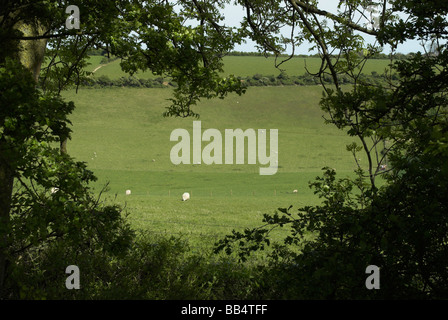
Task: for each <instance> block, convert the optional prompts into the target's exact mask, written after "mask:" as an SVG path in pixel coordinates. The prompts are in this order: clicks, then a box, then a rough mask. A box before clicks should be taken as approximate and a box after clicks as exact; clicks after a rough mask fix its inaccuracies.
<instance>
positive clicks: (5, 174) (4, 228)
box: [0, 21, 47, 297]
mask: <svg viewBox="0 0 448 320" xmlns="http://www.w3.org/2000/svg"><path fill="white" fill-rule="evenodd" d="M14 28H16V29H18V30H20V31H22V32H23V35H24V36H27V37H35V36H39V35H42V34H43V33H44V31H45V29H44V27H43V26H42V25H41V24H40V23H39V22H38V21H35V22H34V23H24V22H23V21H19V22H18V23H17V24H16V25H15V26H14ZM46 45H47V40H46V39H39V40H22V41H20V42H19V46H18V48H17V51H16V52H15V53H14V58H15V59H18V60H19V61H20V62H21V63H22V64H23V65H24V66H25V67H26V68H27V69H28V70H30V71H31V72H32V74H33V77H34V80H35V81H36V84H37V81H38V79H39V73H40V70H41V66H42V63H43V61H44V55H45V48H46ZM8 149H10V147H9V146H8V145H7V143H5V142H2V141H0V297H2V296H3V295H4V294H5V282H6V277H7V272H8V270H7V267H8V248H7V243H6V241H7V238H8V235H9V233H10V230H9V221H10V214H11V213H10V210H11V200H12V192H13V185H14V176H15V174H16V169H15V166H14V162H15V161H14V159H13V158H14V156H13V155H12V156H11V157H9V156H7V157H4V156H2V155H4V154H5V153H4V152H2V150H8Z"/></svg>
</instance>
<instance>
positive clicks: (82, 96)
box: [65, 86, 354, 247]
mask: <svg viewBox="0 0 448 320" xmlns="http://www.w3.org/2000/svg"><path fill="white" fill-rule="evenodd" d="M321 91H322V88H321V87H319V86H310V87H296V86H291V87H265V88H255V87H253V88H249V90H248V92H247V93H246V94H245V95H243V96H237V95H231V96H229V97H228V98H226V99H225V100H219V99H216V100H209V101H203V102H202V103H201V104H199V105H198V106H197V108H196V110H197V111H198V112H199V113H200V114H201V118H200V119H199V120H201V124H202V130H205V129H206V128H216V129H218V130H220V132H221V133H222V135H223V140H224V130H225V129H236V128H241V129H243V130H245V129H248V128H253V129H267V130H269V129H278V130H279V141H278V144H279V150H278V153H279V169H278V172H277V173H276V174H275V175H272V176H260V175H259V167H260V165H259V164H256V165H248V164H244V165H236V164H234V165H229V164H223V165H210V166H207V165H205V164H202V165H178V166H176V165H174V164H172V163H171V161H170V150H171V148H172V147H173V146H174V145H175V144H176V142H171V141H170V134H171V132H172V130H174V129H176V128H184V129H187V130H188V131H189V132H190V135H192V123H193V120H194V119H190V118H188V119H177V118H163V117H162V112H163V111H164V108H165V107H166V106H168V104H169V102H168V101H167V100H166V99H167V98H169V97H170V93H171V89H132V88H118V89H80V91H79V93H78V94H75V92H74V91H68V92H66V93H65V96H66V98H67V99H68V100H73V101H75V103H76V106H77V108H76V111H75V113H74V114H73V115H72V117H71V120H72V122H73V131H74V133H73V137H72V140H71V141H70V142H69V144H68V151H69V153H70V154H71V155H72V156H74V157H76V158H77V159H78V160H82V161H86V162H88V164H89V168H90V169H92V170H93V171H94V172H95V173H96V175H97V176H98V177H99V181H98V183H97V184H96V185H95V188H96V190H100V188H101V186H103V185H104V184H105V183H106V182H107V181H110V192H108V193H106V196H107V197H108V199H111V200H112V199H114V198H115V194H116V199H114V201H115V202H118V203H119V204H121V205H123V206H126V210H127V211H128V212H129V213H131V215H130V219H131V221H132V223H133V225H134V226H135V227H136V228H141V229H145V230H152V231H154V232H160V233H168V234H172V233H174V234H185V235H187V236H188V237H189V238H190V240H191V241H192V243H193V245H194V246H197V247H202V246H204V245H206V246H208V245H211V244H212V241H210V239H216V237H219V236H222V235H224V234H228V233H229V232H230V231H231V230H232V229H234V228H235V229H242V228H244V227H251V226H252V227H253V226H258V225H260V224H261V218H262V214H263V213H271V212H273V211H274V210H275V209H276V208H278V207H287V206H289V205H291V204H292V205H294V206H296V207H300V206H303V205H305V204H306V205H308V204H315V203H317V202H318V199H317V198H316V197H315V196H314V195H313V193H312V190H310V189H309V188H308V182H309V181H310V180H314V178H315V177H316V176H317V175H320V174H321V168H322V167H324V166H331V167H334V168H336V169H337V171H338V172H341V173H342V174H344V175H346V174H350V173H351V171H352V170H353V169H354V162H353V160H352V158H351V155H350V154H349V153H348V152H346V151H345V146H346V144H348V143H350V142H352V141H353V139H351V138H349V137H347V136H346V135H345V134H344V132H341V131H338V130H337V129H335V128H334V127H332V126H330V125H325V124H324V120H323V118H322V116H323V113H322V111H321V110H320V108H319V106H318V102H319V99H320V97H321V94H322V93H321ZM206 144H207V143H206V142H203V143H202V147H204V146H205V145H206ZM126 189H131V190H132V195H131V196H125V190H126ZM294 189H297V190H298V193H292V191H293V190H294ZM185 191H188V192H191V193H192V199H191V201H187V202H182V201H180V199H181V194H182V193H183V192H185Z"/></svg>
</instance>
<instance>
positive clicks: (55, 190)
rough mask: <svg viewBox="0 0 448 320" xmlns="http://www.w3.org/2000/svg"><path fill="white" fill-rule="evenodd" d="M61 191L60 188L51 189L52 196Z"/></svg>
mask: <svg viewBox="0 0 448 320" xmlns="http://www.w3.org/2000/svg"><path fill="white" fill-rule="evenodd" d="M58 191H59V188H56V187H53V188H51V194H54V193H56V192H58Z"/></svg>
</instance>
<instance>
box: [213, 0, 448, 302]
mask: <svg viewBox="0 0 448 320" xmlns="http://www.w3.org/2000/svg"><path fill="white" fill-rule="evenodd" d="M251 3H252V2H251ZM287 3H289V4H290V6H291V11H290V14H291V15H293V14H294V13H295V14H297V21H299V22H297V23H298V24H299V25H301V27H302V29H301V30H302V31H303V37H305V38H307V39H310V40H311V41H313V43H315V44H316V48H317V49H318V50H319V52H320V55H321V58H322V67H321V69H320V71H319V72H318V74H317V75H318V76H319V77H321V78H323V77H324V75H325V74H329V75H330V76H332V77H333V79H334V80H335V81H334V83H333V85H332V86H330V85H328V84H326V83H325V82H322V84H323V85H324V90H325V94H324V97H323V98H322V100H321V107H322V109H323V110H324V111H325V112H326V115H327V116H326V121H327V123H329V124H333V125H335V126H337V127H338V128H339V129H341V130H344V131H346V132H347V134H348V135H350V136H354V137H357V138H358V140H359V143H358V144H352V145H350V146H347V150H348V151H349V152H351V153H353V155H354V161H356V164H357V170H356V178H355V179H348V178H342V179H341V178H340V179H336V172H335V171H334V170H333V169H330V168H325V172H324V175H323V177H318V178H317V180H316V181H315V182H313V183H311V184H310V186H311V187H312V188H314V190H315V193H316V194H317V195H318V196H319V197H320V198H322V200H323V201H322V203H321V205H318V206H306V207H303V208H299V209H298V210H297V212H296V213H294V212H293V211H292V207H289V208H288V209H279V210H278V212H276V213H275V214H274V215H265V218H264V222H265V223H266V224H265V225H264V226H262V227H259V228H256V229H252V230H249V229H248V230H245V231H244V232H237V231H234V232H233V234H232V235H228V236H227V237H225V238H224V239H222V240H220V241H219V242H218V243H217V247H216V249H217V251H219V250H226V251H227V252H232V251H233V250H237V251H238V252H239V254H240V257H241V258H242V259H245V258H246V257H247V256H248V255H249V254H251V252H252V251H254V250H259V249H262V248H264V247H265V246H266V245H267V244H270V241H269V232H270V230H272V229H273V228H278V227H284V226H287V227H289V228H290V231H291V234H290V236H288V237H286V238H285V239H284V242H283V243H281V244H276V245H274V249H275V250H274V251H273V253H272V255H271V258H272V260H271V262H272V265H273V268H276V269H278V270H279V275H281V276H279V278H280V280H279V283H280V284H279V286H278V287H279V290H278V292H279V297H282V298H285V297H289V298H291V297H294V298H297V297H299V298H316V299H322V298H333V299H334V298H336V299H354V298H355V299H359V298H381V299H391V298H417V299H427V298H436V299H445V298H447V297H448V282H447V279H448V260H447V259H446V256H447V254H448V242H447V239H448V220H447V215H446V213H447V212H448V211H447V209H448V208H447V205H448V201H447V198H446V196H445V195H446V194H447V191H448V186H447V183H446V181H447V173H448V170H447V168H448V167H447V164H448V161H447V160H448V158H447V152H446V150H447V145H446V141H447V137H448V131H447V128H448V126H447V120H448V118H447V115H448V114H447V111H448V110H447V103H448V100H447V91H446V88H447V81H448V77H447V68H448V60H447V58H448V50H447V42H446V40H447V36H448V29H447V19H446V17H447V13H448V12H447V10H448V9H447V7H446V6H445V5H441V4H440V2H438V1H425V2H424V3H422V2H417V1H385V2H378V3H377V2H373V1H340V3H339V9H340V10H339V12H338V15H337V16H334V15H333V14H330V13H328V12H325V11H322V10H320V9H319V8H318V7H317V2H315V1H287ZM375 4H376V6H377V7H379V9H380V10H379V12H382V13H381V15H380V17H379V21H380V23H379V24H378V25H377V26H375V27H372V28H371V29H366V26H365V25H364V26H363V25H359V24H356V23H357V21H360V20H358V19H356V17H357V16H359V15H360V14H362V15H364V16H365V17H366V15H365V14H364V13H365V12H366V10H367V8H368V6H372V5H375ZM386 5H387V6H386ZM265 9H267V8H265ZM399 11H401V12H404V13H406V14H407V15H408V17H407V18H406V19H403V18H402V17H400V16H399V15H397V13H398V12H399ZM260 12H261V10H260ZM361 20H362V19H361ZM330 24H332V25H331V26H330ZM373 25H374V24H373V23H372V26H373ZM367 27H369V23H367ZM359 32H361V34H362V33H364V34H370V35H374V36H375V38H376V41H377V47H374V46H371V45H367V46H366V45H365V44H364V40H363V38H362V36H361V34H360V33H359ZM410 39H411V40H415V39H416V40H420V41H422V43H423V44H424V47H423V50H424V51H423V52H419V53H417V54H415V55H412V56H410V57H408V58H407V59H401V60H396V61H395V60H394V59H393V50H394V49H395V48H396V46H397V44H399V43H402V42H405V41H406V40H410ZM291 41H293V39H291ZM428 43H430V44H431V48H432V50H430V51H425V48H426V46H425V45H426V44H428ZM382 46H390V47H391V49H392V54H391V64H390V70H389V71H388V73H389V75H390V77H389V81H388V83H386V84H383V85H379V84H371V83H370V84H369V83H366V82H364V81H362V79H361V78H360V77H359V72H360V70H362V65H363V64H364V63H365V61H366V60H367V59H368V58H369V56H370V55H371V52H377V51H378V50H381V48H382ZM357 52H358V53H359V52H365V53H366V54H365V55H364V56H360V55H359V54H355V53H357ZM334 57H336V59H335V58H334ZM341 74H345V75H347V76H349V77H350V78H351V79H353V82H354V85H353V86H352V87H351V88H350V89H349V90H347V89H345V88H343V87H342V86H341V84H340V83H339V82H338V76H339V75H341ZM359 152H364V153H365V154H366V156H367V159H368V163H367V165H362V164H360V163H359V162H358V161H357V159H358V157H357V154H358V153H359ZM378 179H383V180H385V182H386V183H385V184H384V185H382V186H380V185H379V183H378ZM235 246H236V247H235ZM369 265H377V266H378V267H379V268H380V270H381V289H380V290H367V289H366V286H365V283H364V281H365V278H366V275H365V269H366V267H367V266H369ZM280 288H282V289H283V290H284V291H281V290H280Z"/></svg>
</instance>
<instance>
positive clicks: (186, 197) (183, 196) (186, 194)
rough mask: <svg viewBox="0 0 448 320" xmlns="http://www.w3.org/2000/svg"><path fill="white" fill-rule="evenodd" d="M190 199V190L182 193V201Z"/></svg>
mask: <svg viewBox="0 0 448 320" xmlns="http://www.w3.org/2000/svg"><path fill="white" fill-rule="evenodd" d="M189 199H190V194H189V193H188V192H185V193H184V194H183V195H182V201H187V200H189Z"/></svg>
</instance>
